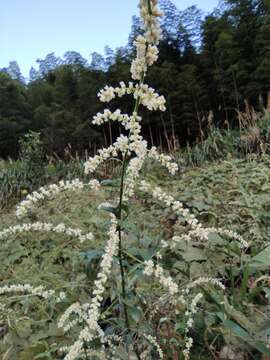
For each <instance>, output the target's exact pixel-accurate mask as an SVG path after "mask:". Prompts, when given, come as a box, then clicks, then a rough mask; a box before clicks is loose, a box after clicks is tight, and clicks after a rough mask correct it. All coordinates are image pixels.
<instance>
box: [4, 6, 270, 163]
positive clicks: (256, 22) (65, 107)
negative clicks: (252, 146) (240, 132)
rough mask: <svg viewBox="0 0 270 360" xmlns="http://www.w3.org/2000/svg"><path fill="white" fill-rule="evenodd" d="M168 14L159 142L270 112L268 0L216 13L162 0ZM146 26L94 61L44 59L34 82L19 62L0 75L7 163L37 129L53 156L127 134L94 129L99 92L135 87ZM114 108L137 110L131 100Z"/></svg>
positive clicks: (156, 123)
mask: <svg viewBox="0 0 270 360" xmlns="http://www.w3.org/2000/svg"><path fill="white" fill-rule="evenodd" d="M160 3H161V7H162V8H163V10H164V12H165V17H164V19H163V23H162V27H163V34H164V36H163V40H162V42H161V44H160V57H159V61H158V63H157V64H156V65H155V66H153V68H152V69H151V71H150V72H149V74H148V83H150V84H151V86H153V87H154V88H158V89H160V92H161V93H162V94H163V95H165V97H166V100H167V112H166V113H165V114H162V115H160V114H158V113H156V114H155V113H151V114H149V113H147V112H146V111H142V115H143V117H144V124H143V132H144V135H145V136H146V138H147V139H148V140H149V142H150V143H152V144H155V145H157V146H162V147H165V148H167V149H169V150H171V149H175V148H177V147H179V146H183V145H185V144H186V143H187V142H190V143H192V142H194V141H196V140H198V139H200V138H202V137H203V136H204V135H205V134H206V132H207V129H208V127H209V125H210V124H214V125H216V126H219V127H225V128H226V127H227V128H228V127H230V128H231V127H235V126H238V123H237V122H238V116H237V114H238V113H239V112H240V111H242V110H243V109H244V107H245V104H246V103H248V104H250V106H253V107H254V108H255V109H261V108H263V107H264V106H266V103H267V98H268V94H269V92H270V3H269V0H224V1H223V2H221V3H220V4H219V6H218V7H217V8H216V9H215V10H214V11H213V12H212V13H211V14H208V15H207V16H204V14H203V12H202V11H201V10H200V9H198V8H197V7H196V6H192V7H189V8H187V9H186V10H184V11H179V10H178V9H177V7H176V6H175V5H174V3H173V2H172V1H170V0H161V1H160ZM139 33H140V20H139V18H137V17H136V16H134V17H133V18H132V27H131V32H130V36H129V40H128V43H127V44H126V46H123V47H121V48H118V49H116V50H112V49H110V48H109V47H106V48H105V54H104V55H100V54H98V53H93V54H92V56H91V60H90V61H88V59H85V58H83V57H82V56H81V55H80V54H79V53H77V52H75V51H67V52H66V53H65V55H64V57H63V58H59V57H57V56H55V54H54V53H51V54H48V55H47V56H46V57H45V59H38V60H37V65H38V67H37V69H35V68H34V67H32V68H31V70H30V74H29V81H28V82H26V81H25V79H24V77H23V76H22V74H21V71H20V68H19V66H18V64H17V62H16V61H11V62H10V64H9V66H8V67H6V68H3V69H1V70H0V158H1V157H2V158H6V157H8V156H10V157H17V156H18V152H19V147H18V144H19V141H18V140H19V139H20V138H21V137H22V136H23V135H24V134H25V133H27V132H29V131H30V130H32V131H37V132H40V133H41V134H42V138H43V141H44V145H45V148H46V152H47V154H49V155H53V154H57V155H59V156H64V155H65V152H66V151H67V149H69V151H73V152H77V153H79V154H80V155H82V154H84V152H85V151H88V152H91V153H92V152H95V151H96V149H97V148H99V147H100V146H102V145H104V146H107V145H108V144H109V143H111V142H112V141H113V139H114V138H115V137H116V136H117V135H118V134H119V128H118V127H117V126H116V125H113V126H112V125H110V124H106V125H105V126H104V127H103V128H102V130H100V128H97V127H95V126H93V125H91V123H90V119H91V118H92V117H93V115H94V114H95V113H97V112H98V111H101V109H102V107H103V105H102V104H100V103H99V101H98V98H97V93H98V91H99V90H100V89H101V88H102V87H103V86H104V85H106V84H111V85H116V84H117V83H118V81H119V79H122V80H123V81H126V82H128V81H129V80H130V74H129V68H130V62H131V59H132V56H133V52H134V48H133V41H134V39H135V37H136V36H137V35H138V34H139ZM113 106H114V107H115V108H118V107H119V108H121V109H123V110H126V112H130V110H131V108H132V104H131V103H130V102H129V99H127V98H122V99H117V100H116V101H115V102H114V103H113Z"/></svg>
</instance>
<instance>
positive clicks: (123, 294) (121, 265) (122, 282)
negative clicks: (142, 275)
mask: <svg viewBox="0 0 270 360" xmlns="http://www.w3.org/2000/svg"><path fill="white" fill-rule="evenodd" d="M126 166H127V156H126V155H125V156H124V159H123V165H122V174H121V185H120V198H119V205H118V214H117V215H118V216H117V217H118V220H120V221H121V220H122V204H123V194H124V179H125V173H126ZM118 236H119V250H118V257H119V265H120V271H121V284H122V296H123V305H124V314H125V322H126V327H127V329H129V318H128V311H127V305H126V296H127V294H126V280H125V271H124V265H123V248H122V232H121V224H119V226H118Z"/></svg>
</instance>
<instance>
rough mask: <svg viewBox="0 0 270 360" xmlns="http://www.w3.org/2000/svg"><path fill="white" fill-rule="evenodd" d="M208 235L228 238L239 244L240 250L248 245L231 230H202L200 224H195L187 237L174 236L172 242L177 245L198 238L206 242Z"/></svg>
mask: <svg viewBox="0 0 270 360" xmlns="http://www.w3.org/2000/svg"><path fill="white" fill-rule="evenodd" d="M210 234H218V235H221V236H225V237H228V238H229V239H233V240H236V241H238V242H239V246H240V247H241V248H242V249H247V248H248V247H249V243H248V242H247V241H246V240H244V239H243V237H242V236H241V235H239V234H237V233H235V232H234V231H232V230H226V229H222V228H203V227H202V225H201V224H199V223H198V224H197V226H196V227H193V230H191V231H190V232H189V233H188V234H187V235H182V236H174V237H173V239H172V240H173V242H174V243H175V244H177V242H181V241H182V240H185V241H190V240H191V239H192V238H198V239H201V240H203V241H204V240H208V237H209V235H210Z"/></svg>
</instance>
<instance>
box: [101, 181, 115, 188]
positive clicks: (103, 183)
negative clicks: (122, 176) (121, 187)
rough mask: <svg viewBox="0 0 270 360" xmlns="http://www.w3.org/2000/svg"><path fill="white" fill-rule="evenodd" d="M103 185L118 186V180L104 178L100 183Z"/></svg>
mask: <svg viewBox="0 0 270 360" xmlns="http://www.w3.org/2000/svg"><path fill="white" fill-rule="evenodd" d="M100 184H101V185H102V186H110V187H116V186H118V181H116V180H103V181H101V183H100Z"/></svg>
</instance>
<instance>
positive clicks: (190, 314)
mask: <svg viewBox="0 0 270 360" xmlns="http://www.w3.org/2000/svg"><path fill="white" fill-rule="evenodd" d="M202 298H203V294H201V293H198V294H197V295H196V296H195V298H194V299H193V300H192V302H191V304H190V308H189V310H187V311H186V313H185V316H186V317H187V322H186V336H185V349H184V350H183V355H184V358H185V360H188V359H189V358H190V356H189V354H190V350H191V348H192V345H193V342H194V341H193V339H192V337H190V336H188V334H189V331H190V329H191V328H192V326H193V324H194V315H195V314H196V313H197V312H198V304H199V302H200V301H201V300H202Z"/></svg>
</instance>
